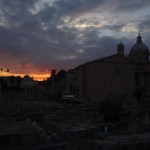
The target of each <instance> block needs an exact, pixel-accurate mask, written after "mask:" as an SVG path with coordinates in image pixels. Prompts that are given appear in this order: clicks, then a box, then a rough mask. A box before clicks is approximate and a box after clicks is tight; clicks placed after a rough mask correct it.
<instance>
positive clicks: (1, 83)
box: [0, 68, 9, 99]
mask: <svg viewBox="0 0 150 150" xmlns="http://www.w3.org/2000/svg"><path fill="white" fill-rule="evenodd" d="M0 71H1V75H0V99H2V91H3V89H2V88H3V82H4V81H3V80H2V73H3V72H7V73H8V72H9V69H6V71H4V69H3V68H1V69H0Z"/></svg>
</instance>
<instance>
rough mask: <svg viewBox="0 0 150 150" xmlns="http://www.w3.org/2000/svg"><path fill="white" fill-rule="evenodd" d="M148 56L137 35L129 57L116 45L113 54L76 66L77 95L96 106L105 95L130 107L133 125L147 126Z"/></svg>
mask: <svg viewBox="0 0 150 150" xmlns="http://www.w3.org/2000/svg"><path fill="white" fill-rule="evenodd" d="M149 54H150V53H149V49H148V47H147V46H146V45H145V44H144V43H143V42H142V37H141V36H140V34H139V35H138V36H137V41H136V43H135V44H134V45H133V46H132V48H131V50H130V52H129V55H127V56H126V55H125V54H124V45H123V44H122V43H120V44H118V46H117V54H114V55H111V56H108V57H104V58H100V59H96V60H94V61H91V62H88V63H85V64H82V65H80V66H79V79H80V81H79V83H80V86H79V91H80V96H81V97H83V99H84V100H86V101H88V102H98V103H99V102H100V101H101V100H103V99H106V98H107V97H109V96H112V97H119V98H121V99H123V100H124V101H125V102H127V103H128V104H130V106H132V110H133V112H134V118H136V119H135V120H136V121H137V122H140V123H144V124H147V123H148V124H149V123H150V107H149V106H148V105H149V104H150V61H149ZM133 108H134V109H133Z"/></svg>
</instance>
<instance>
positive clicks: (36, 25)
mask: <svg viewBox="0 0 150 150" xmlns="http://www.w3.org/2000/svg"><path fill="white" fill-rule="evenodd" d="M149 5H150V3H149V1H148V0H143V1H140V0H133V1H129V0H127V1H121V0H114V1H113V2H110V1H108V0H106V1H104V0H57V1H54V3H53V4H51V5H49V4H48V3H42V0H24V1H23V0H0V20H1V21H0V59H1V64H2V65H8V66H10V62H11V65H14V66H16V65H18V64H19V66H21V68H23V69H24V70H25V71H27V70H26V66H27V65H28V64H30V65H31V66H34V67H36V68H37V69H39V70H40V71H44V70H45V69H52V68H56V69H62V68H65V69H69V68H73V67H76V66H77V65H79V64H81V63H84V62H86V61H90V60H92V59H96V58H98V57H103V56H107V55H110V54H113V53H116V45H117V44H118V43H119V42H120V41H123V43H124V44H125V47H126V51H127V53H128V51H129V49H130V47H131V46H132V44H133V43H135V41H136V39H135V38H133V37H130V35H129V34H126V35H125V36H124V35H123V34H124V33H123V32H122V29H123V28H124V27H125V26H126V23H127V22H126V20H127V19H128V18H125V19H124V18H123V17H124V15H123V13H128V12H131V11H139V10H140V9H143V8H144V7H148V6H149ZM96 11H99V14H98V13H97V14H98V15H99V16H100V15H103V14H104V13H105V12H107V15H108V14H109V13H110V12H111V14H109V17H108V16H107V15H106V16H105V14H104V16H102V18H103V19H99V20H98V19H96V17H95V16H93V18H94V19H93V18H91V19H90V17H87V16H88V14H90V13H94V12H96ZM103 11H104V12H103ZM116 12H117V13H118V12H122V13H121V15H122V16H123V17H120V18H115V15H116ZM101 13H102V14H101ZM113 13H115V14H114V15H113ZM85 14H86V15H85ZM84 15H85V16H84ZM118 15H119V14H118ZM82 16H84V17H82ZM125 17H126V15H125ZM110 18H111V20H109V21H108V19H110ZM65 19H68V21H66V20H65ZM117 19H121V20H117ZM136 19H137V18H136ZM124 20H125V21H124ZM129 20H131V18H130V16H129ZM134 21H135V20H133V22H134ZM103 22H106V23H104V24H103ZM133 22H132V23H133ZM71 23H72V24H71ZM76 23H78V24H79V25H87V27H86V26H85V27H83V28H79V27H78V28H77V27H75V26H74V25H76ZM149 23H150V19H149V17H148V16H147V17H146V18H140V19H139V22H138V25H137V26H138V29H140V30H142V31H143V32H144V31H145V30H148V29H149ZM70 24H71V25H70ZM105 31H107V32H108V33H109V32H111V33H112V32H113V33H114V34H116V35H117V34H118V35H119V36H113V35H114V34H110V35H108V34H107V35H105V36H104V32H105ZM145 35H146V36H145V41H146V42H148V41H149V38H148V32H147V33H146V34H145ZM136 36H137V34H135V36H134V37H136Z"/></svg>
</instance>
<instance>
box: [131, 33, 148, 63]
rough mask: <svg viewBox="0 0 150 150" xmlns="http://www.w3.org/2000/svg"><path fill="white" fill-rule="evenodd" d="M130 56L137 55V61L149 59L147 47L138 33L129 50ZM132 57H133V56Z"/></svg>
mask: <svg viewBox="0 0 150 150" xmlns="http://www.w3.org/2000/svg"><path fill="white" fill-rule="evenodd" d="M130 56H131V57H132V58H133V57H137V58H138V59H137V58H136V59H137V60H139V61H144V60H148V59H149V49H148V47H147V46H146V45H145V44H144V43H143V42H142V37H141V36H140V33H139V35H138V37H137V42H136V44H134V45H133V46H132V48H131V51H130ZM133 59H134V58H133Z"/></svg>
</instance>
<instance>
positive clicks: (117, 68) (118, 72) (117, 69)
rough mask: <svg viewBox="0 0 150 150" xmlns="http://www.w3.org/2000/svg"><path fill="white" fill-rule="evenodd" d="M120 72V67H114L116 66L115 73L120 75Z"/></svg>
mask: <svg viewBox="0 0 150 150" xmlns="http://www.w3.org/2000/svg"><path fill="white" fill-rule="evenodd" d="M120 73H121V70H120V68H119V67H116V68H115V75H120Z"/></svg>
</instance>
